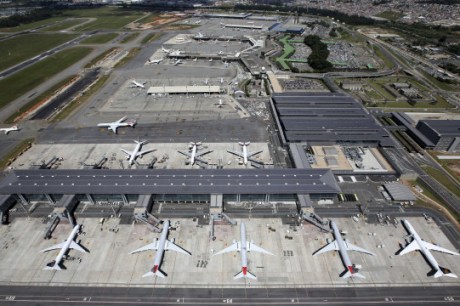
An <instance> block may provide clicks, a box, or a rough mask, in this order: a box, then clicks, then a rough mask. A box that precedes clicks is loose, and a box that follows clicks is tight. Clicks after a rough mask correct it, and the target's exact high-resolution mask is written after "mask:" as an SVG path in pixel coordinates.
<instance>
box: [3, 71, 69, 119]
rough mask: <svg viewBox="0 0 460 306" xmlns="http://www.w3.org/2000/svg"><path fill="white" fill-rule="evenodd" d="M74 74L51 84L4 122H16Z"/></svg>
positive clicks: (66, 82) (67, 81) (62, 85)
mask: <svg viewBox="0 0 460 306" xmlns="http://www.w3.org/2000/svg"><path fill="white" fill-rule="evenodd" d="M75 77H76V75H72V76H70V77H68V78H66V79H64V80H62V81H60V82H59V83H57V84H55V85H53V86H52V87H51V88H50V89H48V90H47V91H45V92H44V93H42V94H41V95H39V96H38V97H36V98H35V99H33V100H32V101H30V102H29V103H27V104H25V105H23V106H22V107H20V108H19V109H18V110H17V111H16V112H15V113H13V114H12V115H11V116H9V117H8V118H7V119H6V120H5V123H8V124H12V123H16V122H17V121H18V120H20V119H21V118H22V117H23V115H26V114H28V113H29V112H30V111H31V110H32V109H34V108H35V107H37V106H38V105H39V104H40V102H41V101H44V100H45V99H47V98H48V97H51V96H52V95H53V94H54V93H55V92H56V91H58V90H59V89H60V88H62V87H64V86H65V85H66V84H68V83H69V82H70V81H71V80H72V79H73V78H75Z"/></svg>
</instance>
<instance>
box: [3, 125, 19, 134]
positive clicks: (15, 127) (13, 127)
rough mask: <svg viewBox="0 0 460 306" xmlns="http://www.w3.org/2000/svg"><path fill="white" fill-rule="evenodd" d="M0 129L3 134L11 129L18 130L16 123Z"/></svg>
mask: <svg viewBox="0 0 460 306" xmlns="http://www.w3.org/2000/svg"><path fill="white" fill-rule="evenodd" d="M0 131H4V132H5V134H8V133H9V132H11V131H19V129H18V126H17V125H13V126H12V127H9V128H0Z"/></svg>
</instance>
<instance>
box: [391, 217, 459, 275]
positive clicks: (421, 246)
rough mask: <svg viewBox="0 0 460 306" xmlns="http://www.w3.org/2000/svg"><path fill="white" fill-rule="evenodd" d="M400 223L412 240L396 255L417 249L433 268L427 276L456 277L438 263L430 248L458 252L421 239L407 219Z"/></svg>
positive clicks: (454, 253)
mask: <svg viewBox="0 0 460 306" xmlns="http://www.w3.org/2000/svg"><path fill="white" fill-rule="evenodd" d="M402 223H403V224H404V226H405V227H406V229H407V231H408V232H409V237H412V238H413V240H412V242H411V243H409V244H408V245H407V246H406V247H405V248H404V249H402V250H401V252H399V254H398V255H404V254H407V253H409V252H412V251H415V250H419V251H420V252H421V253H422V254H423V256H425V258H426V260H427V261H428V263H429V264H430V266H431V267H432V268H433V271H432V272H430V273H428V275H429V276H432V275H433V276H434V277H435V278H438V277H440V276H449V277H454V278H457V275H455V274H453V273H452V272H451V271H450V270H449V269H446V268H443V267H441V266H440V265H439V264H438V262H437V261H436V259H435V258H434V257H433V255H432V254H431V252H430V250H433V251H438V252H442V253H447V254H450V255H460V254H459V253H456V252H452V251H449V250H447V249H444V248H442V247H440V246H437V245H434V244H431V243H428V242H426V241H424V240H422V239H421V238H420V236H419V235H418V234H417V232H416V231H415V229H414V228H413V227H412V225H411V224H410V223H409V221H407V220H403V221H402Z"/></svg>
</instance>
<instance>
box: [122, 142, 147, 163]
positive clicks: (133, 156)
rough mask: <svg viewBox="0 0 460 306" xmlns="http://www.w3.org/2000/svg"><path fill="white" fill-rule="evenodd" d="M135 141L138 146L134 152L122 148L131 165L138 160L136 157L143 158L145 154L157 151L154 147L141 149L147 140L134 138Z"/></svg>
mask: <svg viewBox="0 0 460 306" xmlns="http://www.w3.org/2000/svg"><path fill="white" fill-rule="evenodd" d="M134 142H135V143H136V146H135V147H134V150H133V151H132V152H129V151H126V150H124V149H121V150H122V151H123V152H125V154H126V155H127V157H126V159H127V160H129V164H130V165H132V164H134V161H135V160H136V158H138V157H140V158H142V156H143V155H144V154H147V153H150V152H153V151H155V150H154V149H151V150H145V151H140V149H141V148H142V145H143V144H145V141H137V140H134Z"/></svg>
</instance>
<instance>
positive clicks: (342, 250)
mask: <svg viewBox="0 0 460 306" xmlns="http://www.w3.org/2000/svg"><path fill="white" fill-rule="evenodd" d="M331 227H332V231H333V233H334V238H335V241H336V242H337V246H338V247H339V253H340V256H341V257H342V260H343V263H344V264H345V266H346V267H347V269H348V271H350V272H351V273H354V270H353V264H352V263H351V260H350V257H349V256H348V252H347V248H346V247H345V241H343V239H342V234H340V231H339V229H338V227H337V225H336V224H335V223H334V222H333V221H331Z"/></svg>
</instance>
